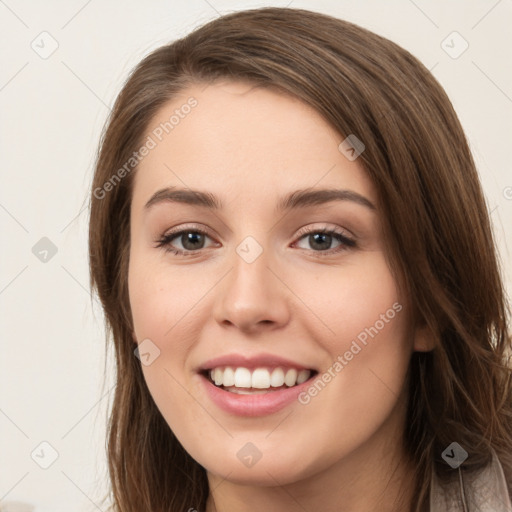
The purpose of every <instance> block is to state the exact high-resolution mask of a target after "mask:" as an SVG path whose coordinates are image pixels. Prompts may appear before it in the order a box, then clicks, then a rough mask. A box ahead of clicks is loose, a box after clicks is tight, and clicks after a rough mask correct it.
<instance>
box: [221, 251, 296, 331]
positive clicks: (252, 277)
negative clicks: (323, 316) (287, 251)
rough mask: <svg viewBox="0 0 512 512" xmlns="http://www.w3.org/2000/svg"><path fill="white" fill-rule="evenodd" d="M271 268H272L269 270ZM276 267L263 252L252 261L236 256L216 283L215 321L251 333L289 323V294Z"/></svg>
mask: <svg viewBox="0 0 512 512" xmlns="http://www.w3.org/2000/svg"><path fill="white" fill-rule="evenodd" d="M271 267H272V268H271ZM279 274H280V272H279V270H278V265H276V264H275V262H271V261H270V258H268V257H267V254H266V251H263V252H262V253H261V254H260V255H259V256H258V257H257V258H256V259H255V260H254V261H252V262H251V261H250V259H244V257H242V256H240V255H239V254H238V253H235V255H234V257H233V266H232V268H231V270H230V271H229V272H228V274H227V276H226V277H225V278H224V279H223V280H222V282H221V283H219V290H218V291H217V294H218V295H217V297H216V300H215V306H214V317H215V319H216V321H217V322H218V323H219V324H221V325H223V326H233V327H236V328H238V329H240V330H241V331H244V332H247V333H252V332H257V331H261V330H265V331H268V330H274V329H277V328H281V327H283V326H284V325H286V324H287V323H288V322H289V319H290V308H289V302H290V300H291V296H292V293H291V292H290V289H289V288H288V287H287V286H286V284H285V282H286V279H285V276H282V275H279Z"/></svg>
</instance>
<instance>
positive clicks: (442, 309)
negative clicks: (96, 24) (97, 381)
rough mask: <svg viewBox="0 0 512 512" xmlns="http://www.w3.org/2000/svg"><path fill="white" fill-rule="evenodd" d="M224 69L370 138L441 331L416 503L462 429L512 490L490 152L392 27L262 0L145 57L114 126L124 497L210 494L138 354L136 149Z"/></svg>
mask: <svg viewBox="0 0 512 512" xmlns="http://www.w3.org/2000/svg"><path fill="white" fill-rule="evenodd" d="M217 79H232V80H244V81H250V82H252V83H253V84H254V85H255V86H258V87H269V88H272V87H274V88H276V90H277V89H278V90H281V91H286V92H287V93H288V94H290V95H293V96H294V97H298V98H300V99H302V100H303V101H304V102H306V103H307V104H309V105H311V106H312V107H313V108H315V109H316V110H317V111H318V112H319V113H320V114H321V115H322V116H323V117H324V119H325V120H326V121H327V122H328V123H330V124H331V125H332V126H333V127H334V128H335V129H336V130H337V131H338V133H339V134H340V142H341V141H342V140H343V139H344V138H345V137H346V136H348V135H349V134H355V135H356V136H357V137H358V138H359V139H360V140H361V141H363V143H364V145H365V150H364V152H363V153H362V154H361V155H360V157H359V158H360V160H359V161H360V162H361V164H362V165H363V166H364V168H365V169H366V171H367V173H368V175H369V176H370V178H371V179H372V181H373V183H374V185H375V187H376V189H377V191H378V194H379V198H380V201H381V205H382V221H383V223H384V228H385V232H386V239H387V241H388V246H389V247H388V251H389V258H390V262H391V264H392V267H393V269H394V272H395V273H396V276H397V278H398V279H399V281H400V284H401V286H403V287H404V289H405V290H406V292H407V294H408V296H409V297H410V298H411V301H412V303H413V305H414V311H415V312H416V314H415V318H414V321H415V322H416V323H417V324H418V325H420V324H422V325H424V326H427V327H428V329H429V331H430V332H431V336H432V339H433V340H434V341H435V348H434V350H432V351H430V352H415V353H414V354H413V356H412V359H411V363H410V370H409V379H408V386H409V402H408V418H407V423H406V436H405V439H404V443H405V445H406V448H407V451H408V453H409V454H410V455H411V457H412V459H413V461H414V464H415V466H416V470H417V472H416V487H415V492H414V499H413V506H412V509H411V510H413V511H414V512H420V511H425V510H427V506H428V503H429V488H430V476H431V472H432V471H433V470H434V471H435V472H436V474H437V475H439V477H440V478H441V479H444V480H446V479H448V478H449V477H450V473H449V470H450V468H449V467H448V466H447V464H446V463H445V462H444V461H443V459H442V458H441V454H442V452H443V450H444V449H445V448H446V447H447V446H448V445H450V443H452V441H457V442H458V443H459V444H460V445H461V446H462V447H463V448H465V449H466V451H468V452H469V457H468V459H467V460H466V461H465V462H464V464H463V466H462V467H463V468H464V470H465V471H471V470H474V469H479V468H482V467H483V466H484V465H485V464H487V463H488V462H489V461H490V449H491V448H492V449H494V450H495V451H496V453H497V455H498V457H499V459H500V461H501V463H502V465H503V469H504V472H505V476H506V479H507V482H508V487H509V492H511V493H512V453H511V452H512V450H511V447H512V385H511V373H512V370H511V368H510V366H509V360H508V358H509V357H510V352H509V349H510V336H509V333H508V331H507V329H508V314H509V308H508V305H507V302H506V297H505V293H504V289H503V284H502V280H501V277H500V272H499V266H498V262H497V255H496V249H495V243H494V240H493V234H492V230H491V225H490V220H489V214H488V210H487V207H486V203H485V200H484V197H483V193H482V190H481V186H480V183H479V180H478V175H477V171H476V168H475V164H474V161H473V159H472V156H471V153H470V150H469V147H468V144H467V141H466V138H465V135H464V133H463V130H462V128H461V125H460V123H459V121H458V119H457V116H456V114H455V112H454V109H453V107H452V105H451V103H450V101H449V99H448V97H447V95H446V94H445V92H444V91H443V89H442V87H441V86H440V85H439V84H438V82H437V81H436V80H435V78H434V77H433V76H432V74H431V73H430V72H429V71H428V70H427V69H426V68H425V67H424V66H423V65H422V64H421V63H420V62H419V61H418V60H417V59H416V58H415V57H413V56H412V55H411V54H410V53H408V52H407V51H406V50H404V49H402V48H400V47H399V46H397V45H396V44H394V43H393V42H391V41H389V40H387V39H385V38H383V37H380V36H378V35H376V34H374V33H372V32H369V31H368V30H365V29H363V28H361V27H359V26H357V25H354V24H352V23H348V22H346V21H342V20H339V19H336V18H333V17H330V16H327V15H323V14H319V13H315V12H310V11H306V10H302V9H287V8H262V9H254V10H247V11H241V12H237V13H233V14H229V15H226V16H222V17H220V18H217V19H215V20H214V21H212V22H209V23H207V24H206V25H204V26H202V27H200V28H199V29H196V30H195V31H194V32H192V33H191V34H189V35H188V36H187V37H184V38H182V39H180V40H178V41H175V42H173V43H172V44H169V45H167V46H163V47H161V48H158V49H157V50H155V51H153V52H152V53H151V54H150V55H148V56H147V57H146V58H144V59H143V60H142V62H140V63H139V64H138V66H137V67H136V68H135V70H134V71H133V72H132V73H131V75H130V77H129V79H128V80H127V82H126V83H125V85H124V87H123V89H122V91H121V93H120V94H119V96H118V98H117V100H116V102H115V105H114V108H113V111H112V113H111V116H110V118H109V120H108V122H107V125H106V127H105V130H104V132H103V135H102V140H101V144H100V148H99V152H98V158H97V164H96V169H95V175H94V180H93V184H92V190H91V192H92V193H91V204H90V207H91V216H90V228H89V244H90V245H89V257H90V273H91V287H92V288H93V289H94V288H95V289H96V290H97V292H98V295H99V297H100V299H101V302H102V304H103V308H104V311H105V315H106V325H107V329H108V333H109V334H110V336H109V339H110V338H111V339H112V340H113V342H114V347H115V359H116V365H117V372H116V379H117V380H116V382H117V385H116V389H115V397H114V400H113V404H112V410H111V413H110V416H109V436H108V440H107V442H108V443H107V444H108V464H109V472H110V477H111V483H112V497H113V503H114V506H113V508H114V510H116V511H118V512H141V511H151V512H164V511H165V512H169V511H172V512H186V511H188V510H189V509H190V508H195V509H197V510H198V511H199V512H203V511H204V509H205V504H206V499H207V496H208V492H209V490H208V482H207V478H206V472H205V470H204V468H203V467H201V466H200V465H199V464H198V463H197V462H196V461H195V460H193V459H192V458H191V457H190V455H188V453H187V452H186V451H185V450H184V449H183V447H182V446H181V444H180V443H179V441H178V440H177V439H176V437H175V436H174V434H173V432H172V431H171V429H170V428H169V426H168V425H167V423H166V422H165V420H164V418H163V417H162V415H161V414H160V412H159V410H158V409H157V407H156V405H155V403H154V401H153V399H152V397H151V395H150V393H149V391H148V388H147V386H146V384H145V381H144V378H143V374H142V371H141V365H140V362H139V360H138V359H137V358H136V357H135V356H134V353H133V350H134V344H133V339H132V319H131V313H130V304H129V299H128V293H127V270H128V263H129V258H128V255H129V246H130V239H129V226H130V201H131V188H132V182H133V175H134V173H135V172H136V166H135V167H134V168H133V170H130V169H129V168H128V169H127V168H126V162H128V161H129V159H130V157H131V156H132V153H133V151H134V150H136V149H137V148H139V147H140V146H141V145H142V143H143V136H144V134H145V131H146V130H147V129H148V127H149V124H150V121H151V119H152V118H153V116H154V115H155V113H156V112H157V111H158V109H159V108H160V107H161V106H162V105H163V104H164V103H166V102H167V101H169V100H170V99H172V98H173V96H174V95H175V94H176V93H177V92H179V91H180V92H181V91H183V90H184V89H185V88H186V87H187V85H189V84H192V83H202V84H210V83H212V82H214V81H215V80H217ZM123 165H124V166H125V167H124V168H125V171H126V172H124V173H119V172H118V170H119V169H121V168H122V167H123ZM116 173H117V175H116ZM121 174H122V179H121V178H120V176H121ZM114 175H116V176H117V178H120V179H117V178H116V179H115V180H114V179H113V178H114ZM107 182H110V183H111V186H109V187H105V184H106V183H107ZM107 189H108V190H107Z"/></svg>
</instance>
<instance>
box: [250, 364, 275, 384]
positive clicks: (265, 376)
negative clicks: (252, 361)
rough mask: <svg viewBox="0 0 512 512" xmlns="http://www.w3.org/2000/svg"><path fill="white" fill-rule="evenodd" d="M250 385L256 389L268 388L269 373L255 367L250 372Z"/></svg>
mask: <svg viewBox="0 0 512 512" xmlns="http://www.w3.org/2000/svg"><path fill="white" fill-rule="evenodd" d="M251 382H252V386H251V387H253V388H258V389H268V388H269V387H270V374H269V373H268V371H267V370H265V369H263V368H256V370H254V371H253V372H252V380H251Z"/></svg>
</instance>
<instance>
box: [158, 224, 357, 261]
mask: <svg viewBox="0 0 512 512" xmlns="http://www.w3.org/2000/svg"><path fill="white" fill-rule="evenodd" d="M298 237H299V242H300V241H302V240H306V242H307V243H309V244H310V245H311V247H312V248H313V249H312V252H315V253H317V254H318V255H319V256H324V255H325V256H328V255H331V254H333V253H338V252H340V251H345V250H348V249H349V248H351V247H355V246H356V242H355V241H354V240H353V239H352V238H350V237H349V236H348V235H346V234H345V232H344V231H341V230H336V229H328V228H320V229H319V228H310V227H309V228H303V229H301V230H300V231H299V233H298ZM205 238H210V239H211V237H210V236H209V234H208V232H207V231H206V230H204V229H202V228H200V227H197V226H194V227H193V228H189V229H184V228H183V227H182V228H181V229H179V230H175V231H171V232H169V233H166V234H164V235H163V236H162V237H161V238H160V239H159V240H157V242H156V247H157V248H163V249H164V250H165V251H166V252H170V253H173V254H176V255H180V256H193V255H195V254H197V253H198V252H200V251H201V250H202V249H204V248H205V247H204V243H205ZM333 242H337V243H338V245H337V246H336V247H335V248H331V247H330V246H331V244H332V243H333ZM176 243H179V244H181V246H182V248H179V247H178V248H176V247H175V246H174V244H176ZM296 244H298V242H296ZM299 248H300V249H305V250H307V248H304V247H299Z"/></svg>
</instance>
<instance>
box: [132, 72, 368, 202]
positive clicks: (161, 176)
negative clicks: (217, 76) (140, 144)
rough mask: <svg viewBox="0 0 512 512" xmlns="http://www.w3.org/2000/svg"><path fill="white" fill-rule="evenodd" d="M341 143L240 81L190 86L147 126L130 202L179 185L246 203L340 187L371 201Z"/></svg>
mask: <svg viewBox="0 0 512 512" xmlns="http://www.w3.org/2000/svg"><path fill="white" fill-rule="evenodd" d="M343 139H344V137H342V136H341V135H340V134H339V133H337V131H336V130H334V129H333V128H332V127H331V126H330V125H329V124H328V123H327V122H326V121H325V120H324V119H323V118H322V116H321V115H320V114H319V113H318V112H317V111H315V110H314V109H313V108H312V107H310V106H309V105H307V104H305V103H304V102H302V101H301V100H299V99H297V98H294V97H292V96H290V95H286V94H283V93H281V92H278V91H276V90H272V89H264V88H258V87H255V86H254V85H253V84H250V83H246V82H229V81H225V82H217V83H215V84H210V85H205V84H194V85H192V86H190V87H188V88H187V89H185V90H183V91H181V92H180V93H179V94H178V95H177V96H175V97H174V98H173V99H172V100H171V101H169V102H168V103H166V104H165V105H163V106H162V107H161V108H160V110H159V111H158V112H157V114H156V115H155V116H154V118H153V119H152V120H151V121H150V123H149V125H148V128H147V130H146V133H145V135H144V139H143V140H144V141H150V140H151V143H150V144H148V146H149V145H151V146H152V149H150V150H149V152H148V154H147V155H146V156H145V157H144V158H143V159H142V160H141V161H140V163H139V165H138V168H137V172H136V173H135V183H134V195H133V202H134V203H136V202H138V203H141V202H142V201H143V200H144V199H146V200H147V198H148V196H150V195H151V194H152V193H154V192H155V190H156V189H158V188H161V187H163V186H178V185H179V186H181V187H185V188H186V187H190V188H196V189H204V190H209V191H211V192H213V193H214V194H215V195H218V196H220V197H226V196H228V194H229V196H231V197H232V196H233V194H236V195H237V196H242V197H244V198H246V199H247V200H252V201H254V200H255V199H256V198H257V197H258V195H259V194H261V198H262V199H263V198H265V200H268V198H269V197H272V196H273V195H276V196H277V195H281V194H284V193H286V192H287V191H289V190H291V189H292V188H293V189H296V188H305V187H320V188H326V187H329V186H331V187H337V188H340V187H342V188H344V189H351V190H354V191H356V192H359V193H361V194H364V195H366V196H367V197H368V198H369V199H370V200H371V201H372V202H374V203H376V202H377V197H376V194H375V191H374V189H373V186H372V184H371V182H370V180H369V178H368V176H367V174H366V172H365V171H364V169H363V167H362V166H361V165H360V164H359V162H358V161H357V160H355V161H350V160H349V159H347V158H346V156H345V155H344V154H343V153H342V152H341V151H340V149H339V145H340V143H341V142H342V141H343ZM139 206H140V205H139Z"/></svg>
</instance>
